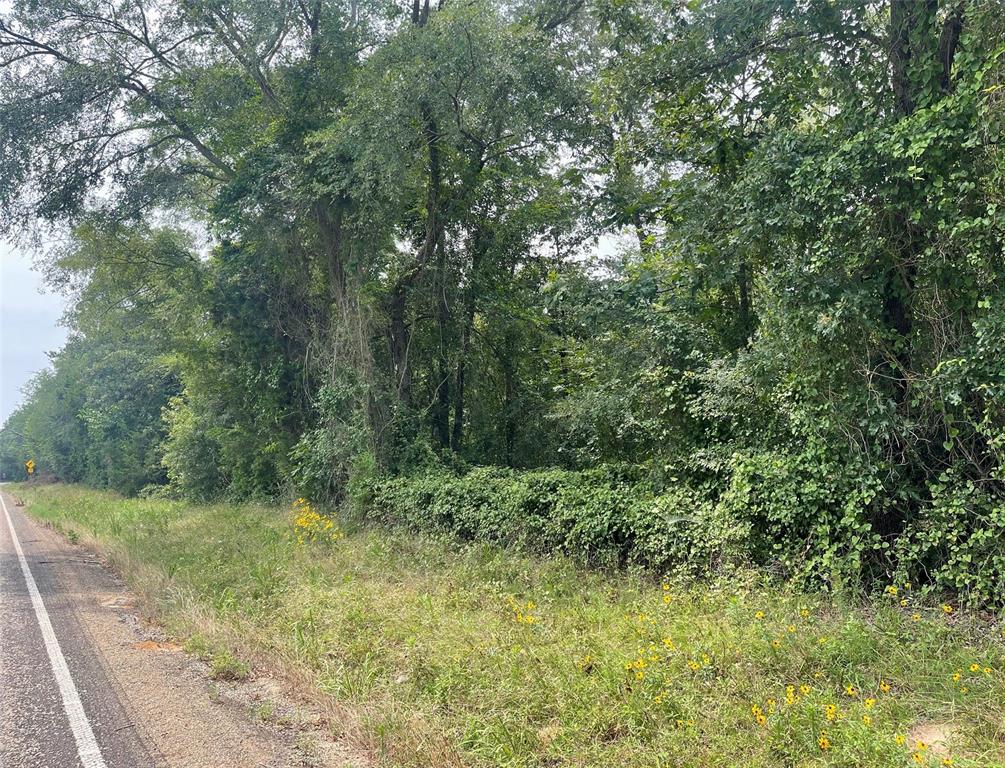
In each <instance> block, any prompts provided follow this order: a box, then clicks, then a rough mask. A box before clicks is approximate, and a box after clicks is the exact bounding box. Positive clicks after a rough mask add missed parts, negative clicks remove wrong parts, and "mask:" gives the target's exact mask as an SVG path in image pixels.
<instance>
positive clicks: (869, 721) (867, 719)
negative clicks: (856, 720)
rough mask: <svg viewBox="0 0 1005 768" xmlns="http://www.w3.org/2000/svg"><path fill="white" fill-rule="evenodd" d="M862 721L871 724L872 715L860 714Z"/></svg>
mask: <svg viewBox="0 0 1005 768" xmlns="http://www.w3.org/2000/svg"><path fill="white" fill-rule="evenodd" d="M862 722H863V723H865V724H866V725H872V717H871V716H870V715H862Z"/></svg>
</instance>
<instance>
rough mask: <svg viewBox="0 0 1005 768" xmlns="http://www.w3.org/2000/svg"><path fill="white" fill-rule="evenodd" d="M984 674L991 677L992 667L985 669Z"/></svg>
mask: <svg viewBox="0 0 1005 768" xmlns="http://www.w3.org/2000/svg"><path fill="white" fill-rule="evenodd" d="M984 674H985V675H990V674H991V667H984Z"/></svg>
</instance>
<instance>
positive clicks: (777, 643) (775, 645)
mask: <svg viewBox="0 0 1005 768" xmlns="http://www.w3.org/2000/svg"><path fill="white" fill-rule="evenodd" d="M771 647H772V648H781V647H782V641H781V640H772V641H771Z"/></svg>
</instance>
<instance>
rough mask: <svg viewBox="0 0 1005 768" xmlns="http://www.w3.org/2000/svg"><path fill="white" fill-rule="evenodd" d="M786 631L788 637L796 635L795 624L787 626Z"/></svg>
mask: <svg viewBox="0 0 1005 768" xmlns="http://www.w3.org/2000/svg"><path fill="white" fill-rule="evenodd" d="M787 629H788V631H789V634H790V635H794V634H795V633H796V626H795V624H789V626H788V627H787Z"/></svg>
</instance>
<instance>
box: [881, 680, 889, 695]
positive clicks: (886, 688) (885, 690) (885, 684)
mask: <svg viewBox="0 0 1005 768" xmlns="http://www.w3.org/2000/svg"><path fill="white" fill-rule="evenodd" d="M879 690H881V691H882V692H883V693H889V692H890V684H889V683H888V682H886V680H880V681H879Z"/></svg>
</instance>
